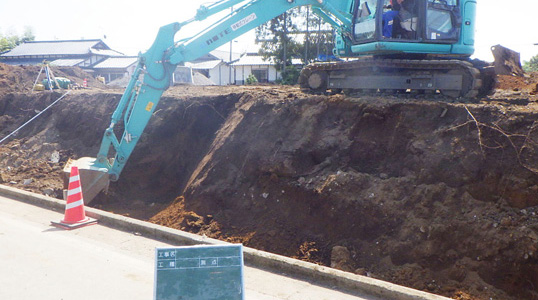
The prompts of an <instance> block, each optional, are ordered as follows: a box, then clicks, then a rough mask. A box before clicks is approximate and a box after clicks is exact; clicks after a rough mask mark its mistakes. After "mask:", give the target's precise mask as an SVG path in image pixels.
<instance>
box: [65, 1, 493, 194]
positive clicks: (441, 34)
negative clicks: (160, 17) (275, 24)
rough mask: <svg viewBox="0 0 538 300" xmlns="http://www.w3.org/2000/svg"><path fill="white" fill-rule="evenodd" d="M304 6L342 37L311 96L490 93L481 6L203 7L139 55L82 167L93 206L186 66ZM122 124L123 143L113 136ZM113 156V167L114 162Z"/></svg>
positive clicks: (306, 80) (316, 75)
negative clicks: (477, 45)
mask: <svg viewBox="0 0 538 300" xmlns="http://www.w3.org/2000/svg"><path fill="white" fill-rule="evenodd" d="M299 6H310V7H311V8H312V11H313V12H314V13H315V14H316V15H318V16H319V17H321V18H322V19H323V20H324V21H325V22H327V23H329V24H330V25H331V26H332V27H333V28H334V31H335V49H334V50H333V54H334V55H335V56H337V57H339V58H341V59H340V60H339V61H336V62H322V63H313V64H310V65H308V66H305V67H304V68H303V70H302V71H301V74H300V77H299V84H300V86H301V89H302V90H304V91H306V92H309V93H328V92H330V93H338V92H360V91H372V90H374V91H384V92H394V93H398V92H402V91H406V92H410V91H414V92H417V93H436V94H442V95H445V96H447V97H456V98H473V97H479V96H481V95H485V94H487V93H488V92H489V91H490V90H491V88H492V87H491V82H492V75H491V72H489V71H488V70H487V68H482V66H480V65H479V64H473V61H472V60H470V56H471V55H472V54H473V52H474V32H475V14H476V7H477V1H476V0H221V1H217V2H215V3H212V4H210V5H203V6H201V7H200V8H199V9H198V10H197V13H196V15H195V16H194V17H193V18H192V19H189V20H187V21H184V22H176V23H172V24H168V25H165V26H163V27H161V28H160V29H159V32H158V34H157V37H156V38H155V41H154V43H153V44H152V46H151V47H150V48H149V50H147V51H146V52H145V53H141V54H139V58H138V63H137V66H136V68H135V71H134V73H133V75H132V77H131V80H130V82H129V84H128V85H127V87H126V89H125V92H124V94H123V95H122V97H121V99H120V101H119V103H118V105H117V107H116V110H115V111H114V113H113V115H112V118H111V122H110V126H109V127H108V128H107V129H106V130H105V132H104V135H103V138H102V142H101V146H100V149H99V152H98V154H97V157H95V158H90V157H84V158H81V159H78V160H76V161H72V162H71V163H69V164H68V165H66V168H65V169H64V170H65V171H68V170H70V167H71V166H75V165H76V166H78V167H79V172H80V177H81V181H82V186H83V193H84V198H85V200H86V202H90V201H91V200H92V199H93V198H94V197H95V196H96V195H97V194H98V193H99V192H101V191H102V190H105V189H106V188H108V185H109V182H110V181H117V180H118V179H119V176H120V174H121V172H122V170H123V168H124V166H125V164H126V163H127V161H128V159H129V156H130V155H131V153H132V152H133V150H134V148H135V146H136V144H137V142H138V141H139V140H140V137H141V135H142V133H143V132H144V129H145V127H146V125H147V123H148V121H149V120H150V118H151V116H152V114H153V112H154V111H155V109H156V107H157V105H158V103H159V100H160V98H161V96H162V94H163V92H164V91H165V90H166V89H167V88H168V87H169V85H170V83H171V78H172V75H173V72H174V70H175V69H176V67H177V66H178V65H181V64H183V63H185V62H189V61H193V60H195V59H197V58H199V57H201V56H203V55H205V54H207V53H209V52H210V51H212V50H214V49H216V48H218V47H220V46H221V45H224V44H225V43H227V42H230V41H231V40H233V39H235V38H237V37H239V36H241V35H243V34H244V33H246V32H248V31H250V30H251V29H254V28H256V27H258V26H260V25H262V24H263V23H265V22H267V21H269V20H271V19H273V18H275V17H277V16H279V15H281V14H283V13H285V12H286V11H288V10H290V9H293V8H295V7H299ZM232 7H233V8H234V9H233V11H232V12H230V13H228V14H227V15H226V16H225V17H223V18H221V19H220V20H219V21H217V22H215V23H214V24H212V25H211V26H209V27H207V28H205V29H203V30H201V31H200V32H198V33H196V34H194V35H193V36H192V37H190V38H186V39H182V40H180V41H177V42H176V41H175V35H176V33H177V32H178V31H180V30H181V29H182V28H183V27H184V26H185V25H187V24H191V23H193V22H199V21H202V20H205V19H207V18H208V17H210V16H213V15H215V14H217V13H221V12H226V11H229V10H230V8H232ZM120 123H122V124H121V126H118V127H123V128H124V129H123V134H122V136H121V138H118V137H117V136H116V133H115V131H114V130H115V126H116V125H118V124H120ZM109 155H111V157H109Z"/></svg>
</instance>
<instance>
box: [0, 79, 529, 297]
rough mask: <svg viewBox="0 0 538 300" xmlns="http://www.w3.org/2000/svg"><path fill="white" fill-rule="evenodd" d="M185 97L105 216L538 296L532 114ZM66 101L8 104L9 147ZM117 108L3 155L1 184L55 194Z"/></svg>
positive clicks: (255, 91) (434, 283)
mask: <svg viewBox="0 0 538 300" xmlns="http://www.w3.org/2000/svg"><path fill="white" fill-rule="evenodd" d="M178 89H179V90H172V91H170V92H168V93H167V94H166V95H167V96H165V97H164V98H163V99H162V101H161V103H160V104H159V107H158V109H157V111H156V112H155V115H154V117H153V118H152V120H151V121H150V124H149V127H148V129H147V130H146V132H145V133H144V135H143V136H142V139H141V142H140V144H139V145H138V146H137V148H136V150H135V152H134V153H133V155H132V157H131V159H130V161H129V163H128V164H127V167H126V169H125V170H124V172H123V173H122V176H121V178H120V181H118V182H117V183H114V184H113V185H112V187H111V191H110V195H108V197H102V198H100V199H98V200H97V202H96V204H95V205H97V206H99V207H102V208H105V209H109V210H112V211H115V212H117V213H122V214H129V215H131V216H135V217H139V218H143V219H144V218H150V217H151V221H152V222H155V223H159V224H163V225H166V226H170V227H175V228H179V229H183V230H189V231H191V232H196V233H199V234H206V235H208V236H211V237H217V238H221V239H225V240H228V241H233V242H242V243H244V244H245V245H247V246H252V247H256V248H258V249H263V250H267V251H271V252H275V253H280V254H284V255H288V256H291V257H297V258H300V259H304V260H308V261H312V262H316V263H320V264H324V265H332V266H334V267H338V268H340V269H344V270H347V271H350V272H355V273H358V274H363V275H367V276H372V277H376V278H381V279H384V280H388V281H391V282H395V283H399V284H403V285H407V286H411V287H414V288H418V289H422V290H427V291H430V292H434V293H440V294H443V295H447V296H451V297H454V298H457V299H490V297H491V298H493V299H535V298H536V296H537V293H536V288H535V287H537V286H538V281H537V280H538V279H537V278H538V259H537V254H536V251H537V246H538V243H537V242H538V236H537V234H538V218H537V217H536V213H538V207H537V205H538V200H537V199H538V198H537V197H536V192H537V190H538V187H537V185H536V184H537V182H538V181H537V175H536V173H537V172H536V169H537V168H538V159H537V157H536V149H535V147H536V142H538V133H537V132H536V128H535V127H536V124H535V120H536V112H537V111H538V110H536V106H534V104H533V103H526V104H525V105H514V104H513V103H509V102H504V103H503V102H495V103H493V102H487V101H486V102H482V103H480V104H468V105H465V104H454V103H448V102H445V101H441V102H438V101H434V102H432V101H424V99H422V100H420V101H419V100H415V99H401V98H391V97H384V98H381V97H373V96H364V97H360V98H346V97H344V96H342V95H336V96H309V95H305V94H302V93H300V92H299V91H298V90H297V89H294V88H272V87H267V88H260V87H257V88H227V89H225V88H220V87H214V88H207V87H203V88H202V87H200V88H192V87H190V88H178ZM56 96H58V95H55V94H53V95H49V94H46V93H40V94H36V95H33V96H30V95H26V94H17V93H11V94H7V95H6V96H4V97H0V124H1V125H2V126H0V135H1V136H4V135H6V134H7V133H8V132H10V131H11V130H14V129H15V128H17V127H18V126H19V125H20V124H22V123H23V122H24V121H25V120H27V119H28V118H29V117H31V116H33V115H34V114H35V113H36V110H37V111H39V110H41V109H42V108H43V107H45V106H46V105H48V104H49V103H51V102H52V101H54V100H55V99H56ZM119 97H120V94H119V93H114V92H111V93H86V92H76V93H73V94H72V95H69V96H68V97H66V99H65V101H64V100H62V101H61V102H60V103H59V104H58V106H56V107H54V108H53V109H51V111H50V113H47V114H44V115H43V116H42V117H41V118H39V119H38V120H36V122H34V123H32V125H31V126H29V127H28V128H26V129H24V130H23V131H21V132H20V133H19V135H17V136H16V137H15V138H14V139H11V140H9V141H8V142H7V143H5V144H2V145H0V175H1V176H2V177H1V179H2V182H3V183H4V184H10V185H12V186H17V187H21V188H24V189H28V190H32V191H36V192H40V193H46V192H50V190H52V191H53V193H59V192H60V190H61V179H60V178H59V177H60V176H61V175H60V168H61V166H62V162H64V161H65V160H67V158H77V157H81V156H93V155H95V153H97V150H98V146H99V143H100V139H101V136H102V134H103V132H104V129H105V128H106V127H107V126H108V122H109V118H110V114H111V113H112V110H113V108H114V107H115V104H116V103H117V101H118V100H119ZM55 151H56V152H58V154H59V156H60V159H59V160H58V162H55V160H53V159H51V155H52V154H53V153H54V152H55ZM27 179H32V180H31V182H28V180H27ZM57 196H59V195H57ZM337 250H338V251H340V253H344V255H343V256H344V258H343V259H337V256H338V255H336V252H337Z"/></svg>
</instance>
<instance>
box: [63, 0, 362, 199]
mask: <svg viewBox="0 0 538 300" xmlns="http://www.w3.org/2000/svg"><path fill="white" fill-rule="evenodd" d="M351 2H352V1H351V0H250V1H244V0H224V1H219V2H216V3H214V4H212V5H210V6H202V7H200V8H199V9H198V11H197V14H196V16H195V17H193V18H192V19H190V20H188V21H185V22H182V23H172V24H169V25H165V26H163V27H161V28H160V29H159V32H158V34H157V37H156V38H155V41H154V43H153V45H152V46H151V47H150V48H149V50H148V51H147V52H145V53H143V54H140V55H139V59H138V63H137V66H136V68H135V71H134V73H133V75H132V77H131V80H130V82H129V84H128V86H127V88H126V90H125V92H124V94H123V95H122V97H121V99H120V101H119V103H118V105H117V107H116V110H115V111H114V113H113V115H112V120H111V122H110V126H109V127H108V128H107V129H106V130H105V133H104V136H103V139H102V142H101V146H100V149H99V153H98V154H97V157H96V158H81V159H79V160H77V161H73V162H71V163H70V164H68V165H67V166H66V168H65V169H64V170H65V171H66V172H68V171H69V170H70V166H72V165H76V166H78V167H79V169H80V173H81V180H82V186H83V193H84V198H85V200H86V202H89V201H91V200H92V199H93V198H94V197H95V196H96V195H97V194H98V193H99V192H100V191H101V190H103V189H106V188H107V187H108V183H109V180H110V181H116V180H118V179H119V176H120V174H121V172H122V170H123V168H124V167H125V164H126V163H127V161H128V159H129V157H130V155H131V153H132V152H133V150H134V148H135V147H136V144H137V143H138V141H139V140H140V137H141V135H142V134H143V132H144V129H145V128H146V125H147V124H148V122H149V120H150V118H151V116H152V114H153V112H154V111H155V109H156V107H157V105H158V103H159V100H160V98H161V96H162V94H163V93H164V91H165V90H166V89H167V88H168V87H169V85H170V83H171V81H172V74H173V72H174V70H175V69H176V66H177V65H180V64H182V63H184V62H188V61H193V60H195V59H197V58H199V57H201V56H203V55H205V54H207V53H209V52H210V51H212V50H214V49H216V48H218V47H220V46H221V45H224V44H225V43H227V42H229V41H231V40H233V39H235V38H237V37H239V36H241V35H243V34H244V33H246V32H248V31H250V30H251V29H253V28H256V27H258V26H260V25H261V24H263V23H265V22H267V21H269V20H271V19H273V18H275V17H277V16H279V15H281V14H283V13H284V12H286V11H288V10H290V9H292V8H295V7H299V6H306V5H311V6H312V7H313V11H314V12H317V13H318V14H319V15H320V16H321V17H323V18H324V19H325V20H326V21H329V22H330V23H331V24H333V26H335V28H338V30H339V31H340V32H343V31H346V30H349V28H350V27H351V23H350V20H351V15H350V14H349V6H350V5H351ZM232 6H235V7H234V8H235V10H234V11H233V12H231V13H229V14H228V15H227V16H225V17H224V18H222V19H220V20H219V21H217V22H216V23H214V24H213V25H211V26H209V27H208V28H206V29H204V30H202V31H200V32H199V33H197V34H196V35H194V36H193V37H191V38H187V39H184V40H182V41H180V42H178V43H176V42H175V41H174V37H175V35H176V33H177V32H178V31H179V30H181V28H183V27H184V26H185V25H187V24H190V23H192V22H197V21H201V20H204V19H206V18H207V17H209V16H211V15H214V14H216V13H219V12H221V11H224V10H226V9H229V8H230V7H232ZM119 123H123V128H124V130H123V133H122V135H121V137H120V138H118V136H117V135H116V133H115V128H116V125H117V124H119ZM109 155H112V157H113V158H111V156H109Z"/></svg>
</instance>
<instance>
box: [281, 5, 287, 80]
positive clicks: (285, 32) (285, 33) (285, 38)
mask: <svg viewBox="0 0 538 300" xmlns="http://www.w3.org/2000/svg"><path fill="white" fill-rule="evenodd" d="M287 38H288V13H287V12H285V13H284V36H283V37H282V46H283V48H284V49H283V51H284V54H283V56H284V57H283V58H282V73H284V72H285V71H286V60H287V59H288V56H287V55H288V53H287V51H288V39H287Z"/></svg>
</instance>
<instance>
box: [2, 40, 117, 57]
mask: <svg viewBox="0 0 538 300" xmlns="http://www.w3.org/2000/svg"><path fill="white" fill-rule="evenodd" d="M95 47H97V48H98V49H101V50H110V48H109V47H108V46H107V45H106V44H105V43H103V41H101V40H79V41H76V40H74V41H33V42H26V43H23V44H20V45H18V46H17V47H15V48H13V49H12V50H11V51H9V52H7V53H4V54H2V56H3V57H17V56H30V55H38V56H39V55H84V54H88V53H90V52H91V49H97V48H95ZM116 55H117V54H116Z"/></svg>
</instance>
